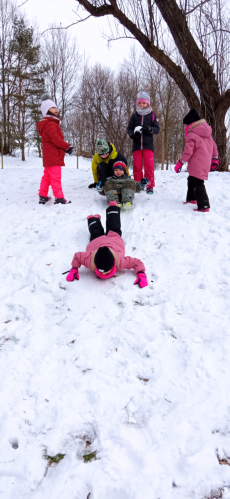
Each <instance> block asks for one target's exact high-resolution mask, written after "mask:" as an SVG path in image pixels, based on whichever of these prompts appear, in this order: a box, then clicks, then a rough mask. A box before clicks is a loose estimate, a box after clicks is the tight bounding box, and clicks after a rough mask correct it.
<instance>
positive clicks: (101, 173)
mask: <svg viewBox="0 0 230 499" xmlns="http://www.w3.org/2000/svg"><path fill="white" fill-rule="evenodd" d="M112 174H113V169H112V167H111V165H110V164H108V163H105V162H104V161H101V163H99V165H98V166H97V176H98V180H99V181H100V182H101V185H102V187H103V186H104V185H105V182H106V180H107V178H108V177H111V176H112Z"/></svg>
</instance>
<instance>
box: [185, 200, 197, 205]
mask: <svg viewBox="0 0 230 499" xmlns="http://www.w3.org/2000/svg"><path fill="white" fill-rule="evenodd" d="M183 204H197V201H184V202H183Z"/></svg>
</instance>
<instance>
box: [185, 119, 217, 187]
mask: <svg viewBox="0 0 230 499" xmlns="http://www.w3.org/2000/svg"><path fill="white" fill-rule="evenodd" d="M217 156H218V150H217V145H216V143H215V142H214V140H213V138H212V129H211V127H210V126H209V125H208V124H207V123H206V121H205V120H199V121H195V123H192V125H190V127H189V129H188V132H187V135H186V144H185V148H184V152H183V154H182V156H181V158H180V159H181V161H182V162H184V163H186V162H188V173H189V175H191V176H192V177H196V178H199V179H201V180H208V174H209V171H210V166H211V162H212V158H214V157H217Z"/></svg>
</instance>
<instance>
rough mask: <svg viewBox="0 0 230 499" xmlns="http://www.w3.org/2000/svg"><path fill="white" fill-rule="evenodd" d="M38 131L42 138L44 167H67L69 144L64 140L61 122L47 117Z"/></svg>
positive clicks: (41, 122)
mask: <svg viewBox="0 0 230 499" xmlns="http://www.w3.org/2000/svg"><path fill="white" fill-rule="evenodd" d="M37 130H38V132H39V135H40V137H41V138H42V152H43V154H42V155H43V166H44V167H46V166H65V163H64V157H65V151H67V149H69V144H68V142H65V141H64V139H63V134H62V131H61V128H60V121H59V120H58V119H55V118H48V117H47V118H46V117H45V118H44V119H43V120H42V121H39V123H38V124H37Z"/></svg>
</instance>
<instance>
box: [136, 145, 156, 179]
mask: <svg viewBox="0 0 230 499" xmlns="http://www.w3.org/2000/svg"><path fill="white" fill-rule="evenodd" d="M143 163H144V172H145V173H144V176H145V177H147V179H148V181H149V184H148V186H149V187H155V180H154V156H153V151H150V149H139V150H138V151H133V176H134V180H136V181H137V182H140V181H141V179H142V177H143V171H142V170H143Z"/></svg>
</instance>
